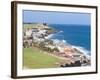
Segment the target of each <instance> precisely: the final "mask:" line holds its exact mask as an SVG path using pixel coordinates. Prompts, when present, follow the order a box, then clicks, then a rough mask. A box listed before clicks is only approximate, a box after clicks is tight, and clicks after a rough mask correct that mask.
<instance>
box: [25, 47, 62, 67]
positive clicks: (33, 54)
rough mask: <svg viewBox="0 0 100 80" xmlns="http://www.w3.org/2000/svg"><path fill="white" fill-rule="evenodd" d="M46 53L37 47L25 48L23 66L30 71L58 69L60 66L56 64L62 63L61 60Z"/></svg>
mask: <svg viewBox="0 0 100 80" xmlns="http://www.w3.org/2000/svg"><path fill="white" fill-rule="evenodd" d="M45 53H46V52H45ZM45 53H44V51H41V50H39V49H38V48H35V47H34V48H24V53H23V54H24V56H23V59H24V63H23V66H24V67H25V68H29V69H34V68H54V67H58V65H56V64H55V63H56V62H59V61H61V59H58V58H56V57H53V56H51V55H49V54H45Z"/></svg>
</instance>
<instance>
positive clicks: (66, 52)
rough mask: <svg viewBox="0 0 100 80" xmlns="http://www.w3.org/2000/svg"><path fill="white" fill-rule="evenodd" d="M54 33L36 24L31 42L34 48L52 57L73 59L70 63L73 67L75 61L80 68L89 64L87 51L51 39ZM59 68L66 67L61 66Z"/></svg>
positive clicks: (64, 41) (63, 41) (52, 30)
mask: <svg viewBox="0 0 100 80" xmlns="http://www.w3.org/2000/svg"><path fill="white" fill-rule="evenodd" d="M32 29H33V28H32ZM36 30H38V31H36ZM56 33H57V31H55V29H52V28H51V27H49V26H48V25H44V24H38V25H37V24H36V25H35V28H34V29H33V30H32V41H33V43H34V44H35V46H36V47H38V48H40V49H41V50H44V51H46V52H48V53H51V54H52V55H56V56H58V57H62V58H66V59H67V58H70V60H72V59H73V60H74V61H73V62H71V63H70V64H73V66H74V63H75V62H76V61H79V62H80V66H82V65H84V64H85V66H87V65H90V64H91V63H90V55H89V54H87V53H89V52H88V51H86V50H85V49H84V48H82V47H79V46H75V45H71V44H70V43H67V42H66V40H58V39H52V37H53V35H55V34H56ZM34 44H33V45H34ZM41 45H42V46H41ZM66 64H67V63H66ZM75 66H76V65H75ZM77 66H78V65H77ZM61 67H67V66H64V65H61Z"/></svg>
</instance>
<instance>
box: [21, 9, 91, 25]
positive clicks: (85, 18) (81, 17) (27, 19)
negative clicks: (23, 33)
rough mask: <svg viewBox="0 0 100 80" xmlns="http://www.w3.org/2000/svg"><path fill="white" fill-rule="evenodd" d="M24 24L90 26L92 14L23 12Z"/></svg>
mask: <svg viewBox="0 0 100 80" xmlns="http://www.w3.org/2000/svg"><path fill="white" fill-rule="evenodd" d="M23 22H24V23H43V22H45V23H48V24H72V25H90V24H91V14H89V13H75V12H55V11H54V12H53V11H34V10H23Z"/></svg>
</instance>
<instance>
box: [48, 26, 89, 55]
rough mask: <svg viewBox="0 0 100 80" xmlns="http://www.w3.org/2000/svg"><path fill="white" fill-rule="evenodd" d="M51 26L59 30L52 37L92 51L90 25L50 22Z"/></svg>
mask: <svg viewBox="0 0 100 80" xmlns="http://www.w3.org/2000/svg"><path fill="white" fill-rule="evenodd" d="M49 27H52V28H54V29H55V30H56V31H57V33H54V34H53V36H52V37H51V38H52V39H58V40H64V41H66V43H68V44H70V45H73V46H77V47H81V48H82V49H84V50H87V51H89V52H90V51H91V40H90V39H91V27H90V26H89V25H62V24H49ZM89 54H90V53H89Z"/></svg>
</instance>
